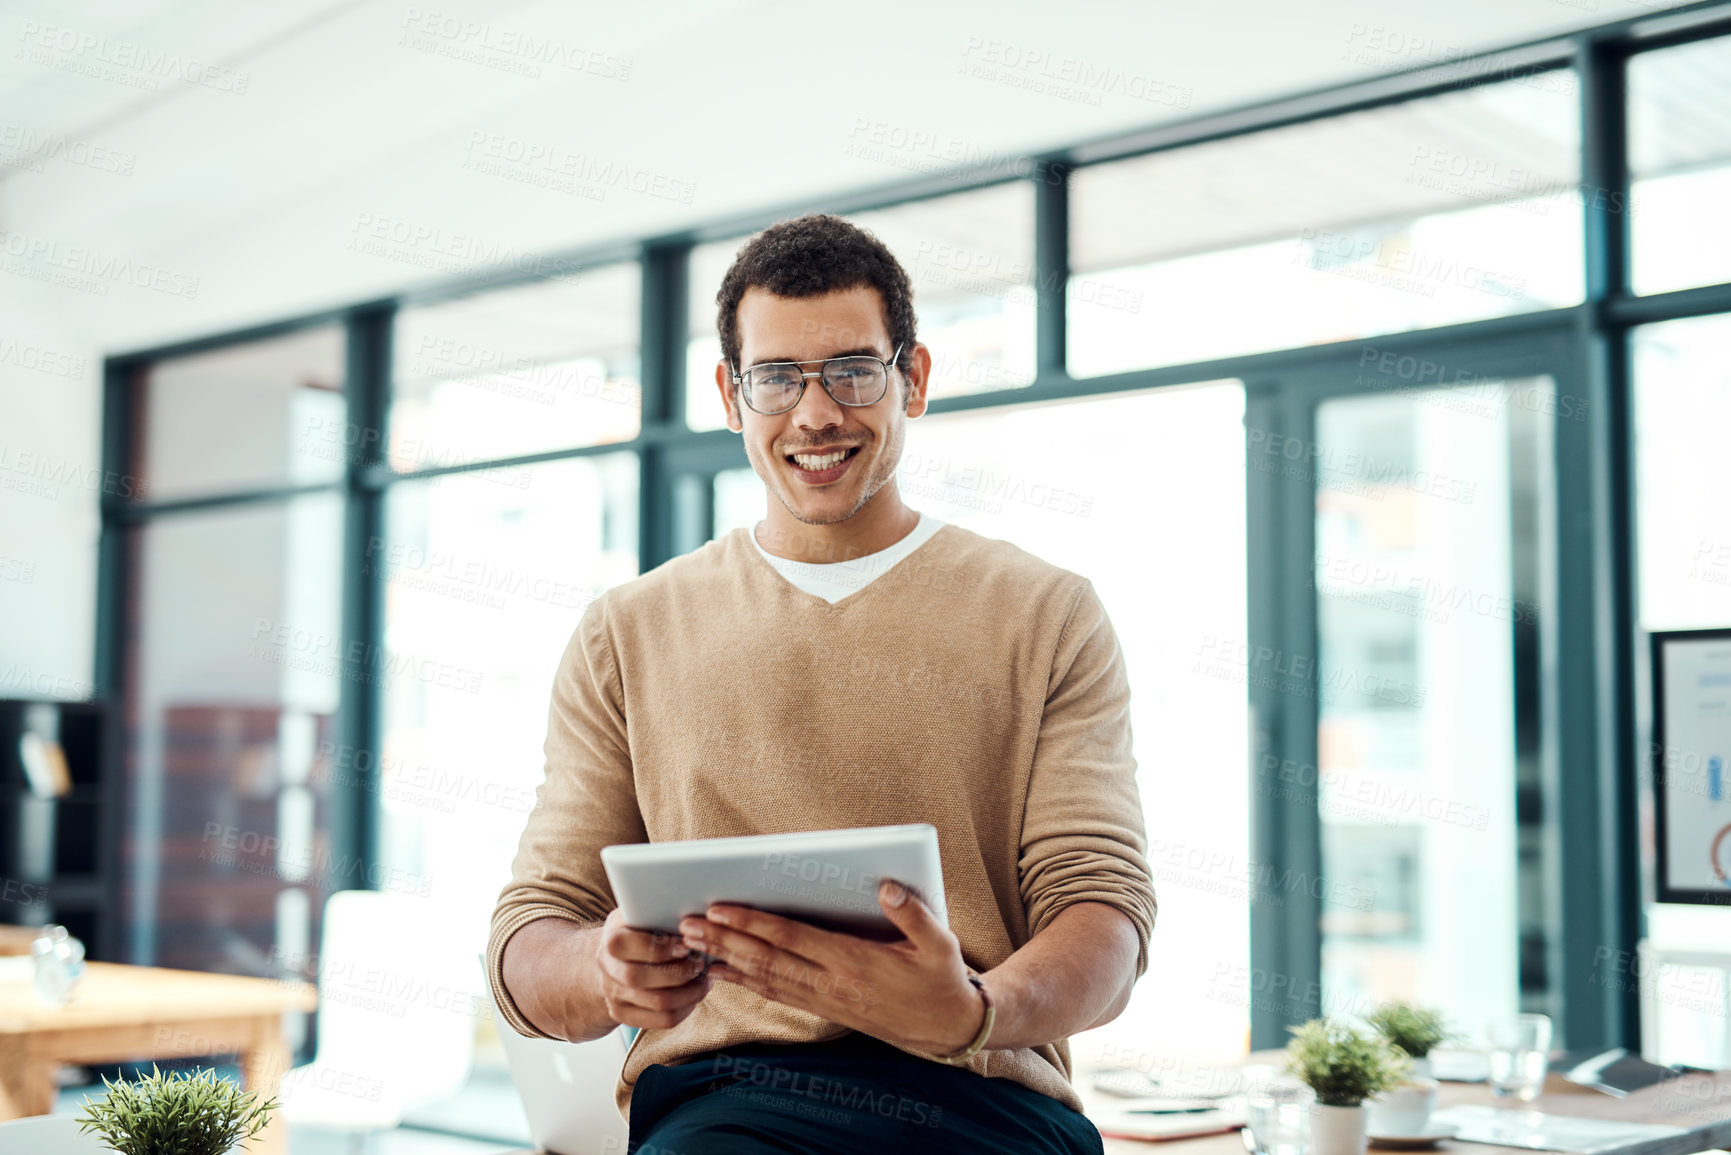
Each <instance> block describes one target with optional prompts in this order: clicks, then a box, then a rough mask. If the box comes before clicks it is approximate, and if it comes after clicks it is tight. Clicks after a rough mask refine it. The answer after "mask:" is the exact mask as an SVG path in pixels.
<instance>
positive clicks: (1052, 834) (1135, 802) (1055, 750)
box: [1019, 582, 1155, 977]
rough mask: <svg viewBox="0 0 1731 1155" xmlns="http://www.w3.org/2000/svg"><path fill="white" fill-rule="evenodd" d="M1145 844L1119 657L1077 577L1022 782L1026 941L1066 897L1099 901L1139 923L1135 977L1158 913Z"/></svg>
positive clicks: (1102, 612) (1107, 625)
mask: <svg viewBox="0 0 1731 1155" xmlns="http://www.w3.org/2000/svg"><path fill="white" fill-rule="evenodd" d="M1147 849H1148V846H1147V836H1146V833H1145V830H1144V827H1143V822H1142V801H1141V796H1140V793H1139V791H1138V790H1137V788H1136V758H1135V755H1134V754H1133V753H1132V749H1131V737H1130V682H1129V677H1128V675H1127V673H1126V671H1125V668H1124V654H1123V651H1122V650H1121V649H1120V648H1119V646H1118V636H1117V634H1116V633H1115V632H1114V631H1113V629H1112V623H1111V621H1110V620H1109V619H1108V618H1107V616H1106V609H1105V607H1104V606H1103V605H1102V604H1101V602H1100V598H1099V596H1098V595H1097V594H1096V593H1095V592H1094V587H1093V584H1092V583H1091V582H1084V583H1083V585H1082V588H1081V589H1080V590H1079V591H1078V592H1077V595H1076V599H1075V601H1074V603H1073V604H1072V606H1071V608H1070V613H1069V617H1068V619H1067V621H1066V623H1065V626H1064V630H1063V633H1062V634H1061V635H1060V637H1059V639H1058V646H1057V651H1056V653H1055V654H1054V656H1053V661H1052V671H1051V675H1050V680H1049V682H1048V685H1047V693H1046V705H1045V710H1044V713H1043V714H1042V716H1041V720H1040V736H1039V740H1038V742H1037V744H1036V746H1035V750H1034V766H1033V771H1032V774H1031V776H1030V778H1029V782H1028V801H1027V809H1026V812H1025V815H1024V818H1023V822H1022V840H1021V859H1020V863H1019V866H1020V877H1021V889H1022V905H1023V908H1024V909H1025V910H1026V911H1027V912H1028V933H1029V935H1030V937H1031V936H1033V935H1037V934H1039V933H1040V931H1041V930H1043V929H1044V928H1045V926H1046V924H1047V923H1049V922H1051V921H1052V919H1053V918H1055V917H1056V916H1057V914H1058V912H1059V911H1061V910H1063V909H1064V908H1065V907H1067V906H1069V905H1071V904H1072V903H1077V902H1102V903H1105V904H1106V905H1108V906H1111V907H1115V908H1116V909H1118V910H1120V911H1122V912H1123V913H1124V914H1125V915H1126V916H1127V917H1128V918H1129V919H1130V921H1131V922H1132V923H1133V924H1134V925H1135V927H1136V932H1137V937H1138V938H1139V940H1140V942H1139V945H1138V948H1137V952H1136V974H1137V976H1138V977H1140V976H1141V975H1142V974H1143V973H1144V972H1145V971H1146V970H1147V967H1148V939H1149V936H1150V935H1151V934H1152V933H1153V930H1154V916H1155V901H1154V883H1153V879H1152V877H1151V875H1150V872H1149V869H1148V860H1147Z"/></svg>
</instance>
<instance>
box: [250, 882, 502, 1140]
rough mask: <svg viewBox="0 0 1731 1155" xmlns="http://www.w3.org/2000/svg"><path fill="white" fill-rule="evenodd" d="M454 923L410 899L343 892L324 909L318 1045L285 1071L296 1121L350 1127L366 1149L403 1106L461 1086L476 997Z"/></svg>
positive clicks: (478, 1007) (480, 1005)
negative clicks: (302, 1061) (310, 1056)
mask: <svg viewBox="0 0 1731 1155" xmlns="http://www.w3.org/2000/svg"><path fill="white" fill-rule="evenodd" d="M453 922H454V920H453V919H451V918H449V917H446V916H445V915H444V914H442V913H441V910H440V908H439V907H438V906H437V905H436V904H434V903H432V902H430V901H428V900H426V899H421V898H417V897H415V896H413V895H406V894H392V893H384V892H379V891H370V890H345V891H339V892H338V893H336V894H333V895H331V897H330V900H329V901H328V902H327V903H326V905H325V918H324V936H323V943H322V944H321V948H320V951H319V1018H318V1051H317V1053H316V1054H315V1055H314V1056H313V1061H312V1062H311V1063H309V1064H307V1065H306V1066H303V1067H297V1068H295V1069H294V1070H292V1071H290V1072H289V1073H288V1074H287V1075H286V1076H284V1078H283V1081H282V1090H281V1091H280V1092H279V1098H280V1099H281V1101H282V1114H283V1117H284V1119H285V1120H286V1121H287V1122H288V1123H289V1124H290V1125H291V1126H296V1127H309V1128H320V1129H326V1130H335V1131H346V1132H348V1133H349V1137H350V1150H351V1151H354V1152H363V1151H365V1150H367V1149H368V1148H369V1147H370V1146H371V1144H372V1140H373V1136H375V1135H376V1134H377V1133H379V1132H380V1131H389V1130H392V1129H393V1128H395V1127H397V1126H398V1125H399V1124H400V1123H401V1122H402V1121H403V1116H404V1114H405V1113H406V1112H408V1111H410V1110H412V1109H414V1108H415V1107H418V1106H420V1105H422V1104H425V1103H429V1102H434V1101H437V1100H441V1099H444V1098H448V1097H449V1096H451V1095H452V1094H454V1093H456V1091H457V1090H458V1089H459V1088H460V1087H462V1085H463V1083H464V1081H465V1080H466V1079H467V1078H468V1075H469V1065H470V1061H471V1059H472V1057H473V1050H474V1042H475V1025H476V1017H477V1015H480V1014H485V1013H486V1011H485V1007H486V1003H485V1002H484V1001H478V1000H477V997H476V996H477V993H478V992H477V990H476V983H475V981H474V978H473V976H472V973H471V966H472V964H471V963H470V961H469V959H470V958H471V957H472V956H471V954H470V952H471V951H472V950H473V946H472V944H469V943H466V942H464V941H463V940H462V936H460V935H458V934H456V933H454V932H453V929H452V926H453Z"/></svg>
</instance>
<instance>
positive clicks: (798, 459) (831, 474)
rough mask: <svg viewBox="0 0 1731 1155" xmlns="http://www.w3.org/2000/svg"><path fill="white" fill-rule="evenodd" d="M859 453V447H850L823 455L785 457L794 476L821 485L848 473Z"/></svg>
mask: <svg viewBox="0 0 1731 1155" xmlns="http://www.w3.org/2000/svg"><path fill="white" fill-rule="evenodd" d="M859 451H860V447H859V446H857V445H850V446H848V447H847V448H846V449H833V450H826V451H824V452H822V453H789V454H785V455H784V460H786V461H787V462H788V464H790V465H792V466H793V471H794V474H795V475H796V476H798V477H799V478H800V479H801V480H804V481H807V482H811V483H813V484H819V485H821V484H823V483H824V482H828V481H834V480H835V479H836V478H838V477H840V476H841V475H842V474H844V473H846V472H847V467H848V464H849V463H850V462H852V461H853V459H854V458H855V457H857V456H859Z"/></svg>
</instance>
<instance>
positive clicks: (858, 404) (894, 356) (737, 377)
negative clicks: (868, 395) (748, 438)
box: [728, 345, 902, 417]
mask: <svg viewBox="0 0 1731 1155" xmlns="http://www.w3.org/2000/svg"><path fill="white" fill-rule="evenodd" d="M901 355H902V347H901V346H900V345H897V346H896V351H895V352H894V353H891V354H890V359H889V360H888V361H885V360H884V359H883V358H882V357H873V356H872V355H871V354H869V353H848V354H846V355H844V356H841V357H826V358H824V359H823V360H822V361H818V362H812V361H762V362H759V363H758V364H756V365H748V366H746V367H745V368H744V369H742V370H741V371H739V372H738V373H729V374H728V379H729V380H731V381H732V382H733V383H734V385H735V386H737V387H738V388H739V391H740V395H741V396H742V397H744V398H745V403H746V405H748V406H750V407H751V411H752V412H753V413H758V414H762V415H763V416H764V417H774V416H775V415H776V414H778V413H786V412H788V411H789V410H791V409H797V408H798V407H799V403H800V402H801V401H804V400H805V388H806V385H807V384H808V383H809V382H810V379H811V378H813V377H816V378H817V379H818V381H819V383H821V384H822V385H823V391H824V392H825V393H828V394H829V399H830V400H831V401H834V402H835V403H836V404H837V405H846V406H848V407H849V408H853V409H863V408H865V407H866V406H868V405H876V404H877V403H878V402H879V401H882V400H883V399H884V393H888V392H889V389H890V373H891V371H892V370H893V369H894V368H895V366H896V362H897V361H898V360H900V359H901ZM837 361H876V362H877V363H878V364H879V365H882V366H883V367H884V389H883V393H879V394H878V395H877V396H876V397H873V398H872V399H871V400H870V401H843V400H842V399H841V398H840V397H837V396H836V395H835V390H833V389H831V388H830V383H829V380H828V379H827V378H826V377H824V373H825V372H827V371H828V369H829V367H830V366H831V365H833V364H834V363H835V362H837ZM811 364H816V365H817V372H815V373H807V372H806V371H805V370H803V369H801V368H800V366H801V365H811ZM775 365H791V366H792V367H793V370H794V372H796V373H798V374H799V377H800V381H799V392H798V393H796V394H794V397H793V400H792V401H791V402H790V403H789V404H787V405H784V406H783V407H781V408H780V409H759V408H758V407H757V406H756V405H754V404H752V400H751V388H750V387H749V386H748V385H747V384H746V382H745V375H746V374H747V373H750V372H751V371H752V370H753V369H767V368H770V367H771V366H775Z"/></svg>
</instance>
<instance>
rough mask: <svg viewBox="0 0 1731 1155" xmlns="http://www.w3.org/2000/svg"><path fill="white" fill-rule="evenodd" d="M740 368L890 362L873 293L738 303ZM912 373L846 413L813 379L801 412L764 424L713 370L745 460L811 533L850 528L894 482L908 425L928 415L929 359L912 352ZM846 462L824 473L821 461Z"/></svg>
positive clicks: (753, 297) (757, 297) (753, 291)
mask: <svg viewBox="0 0 1731 1155" xmlns="http://www.w3.org/2000/svg"><path fill="white" fill-rule="evenodd" d="M739 335H740V363H739V366H738V368H739V369H740V370H741V371H743V370H744V369H745V368H747V367H749V366H752V365H758V364H761V363H763V362H765V361H799V362H808V364H803V365H801V368H802V369H804V370H805V371H806V372H808V373H815V372H817V371H818V370H819V366H818V364H816V363H817V362H819V361H822V360H824V359H826V358H829V357H840V356H846V355H849V354H854V353H869V354H871V355H872V356H875V357H878V358H880V359H882V360H884V361H888V360H889V359H890V357H891V355H892V354H893V353H894V351H895V350H894V347H893V346H892V344H891V342H890V337H889V331H888V327H887V326H886V325H885V324H884V310H883V304H882V300H881V298H880V297H879V295H878V292H877V290H876V289H873V288H870V287H868V286H860V287H858V288H853V289H844V290H841V291H839V292H834V293H829V294H826V295H825V296H822V297H802V298H789V297H777V296H775V295H773V294H771V293H769V292H767V291H766V290H764V289H762V288H758V287H755V286H754V287H752V288H750V289H747V290H746V292H745V295H744V296H743V297H742V298H741V299H740V302H739ZM913 352H914V356H913V358H912V359H913V362H914V368H913V370H912V371H911V372H908V373H906V374H904V373H902V372H900V371H898V370H896V369H895V368H894V367H893V366H892V368H891V370H890V381H889V388H887V389H886V390H884V395H883V396H882V397H881V398H879V399H878V401H877V402H876V403H875V404H872V405H840V404H837V403H836V401H835V400H834V399H833V398H831V397H830V395H829V394H828V393H827V392H826V391H825V390H824V388H823V385H822V383H821V382H820V381H819V380H818V379H817V378H816V377H811V378H808V379H807V381H806V389H805V394H804V396H802V397H801V398H800V399H799V404H797V405H795V406H794V407H793V408H792V409H789V410H788V411H787V412H786V413H776V414H773V415H769V416H766V415H764V414H762V413H757V412H755V411H753V410H752V409H751V407H750V406H748V405H746V404H745V398H744V396H743V395H742V392H743V390H739V391H736V390H735V389H734V387H733V384H732V382H731V381H729V379H728V367H727V366H726V365H725V364H723V365H722V366H720V367H719V368H718V369H717V370H716V384H717V385H719V386H720V388H721V394H722V398H723V400H724V401H725V402H726V403H727V404H728V407H729V414H728V428H730V429H732V430H734V431H735V432H737V433H742V434H744V439H745V455H746V457H747V459H748V460H750V462H751V467H752V468H753V469H755V470H756V471H757V475H758V476H759V477H761V478H762V479H763V483H764V485H765V486H767V487H768V489H769V492H770V495H771V496H772V497H773V498H774V499H775V500H777V501H780V502H781V504H782V505H783V506H784V507H786V509H787V511H788V513H790V514H791V515H793V517H794V518H795V519H796V520H798V521H801V522H804V523H805V524H807V525H832V524H834V523H836V522H842V521H846V520H847V519H848V518H850V517H852V516H854V514H856V513H858V512H859V511H860V510H861V509H863V508H864V507H865V505H866V503H867V502H869V501H870V500H871V499H872V497H873V496H874V495H875V494H876V493H877V492H878V491H879V490H881V489H882V488H883V487H884V486H885V485H891V484H893V483H894V481H895V472H896V467H897V466H898V465H899V464H900V462H901V457H902V441H903V435H904V431H905V429H906V427H907V419H908V418H909V417H918V416H919V415H920V414H922V413H924V412H925V411H926V374H927V372H928V369H929V366H930V363H931V357H930V354H928V353H927V352H926V349H925V347H924V346H923V345H916V346H915V347H914V350H913ZM836 453H841V454H843V455H844V456H843V458H842V460H841V461H840V462H838V463H836V464H835V465H832V466H829V467H827V468H823V467H821V466H822V463H823V461H822V459H824V458H826V457H828V456H830V455H833V454H836Z"/></svg>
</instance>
